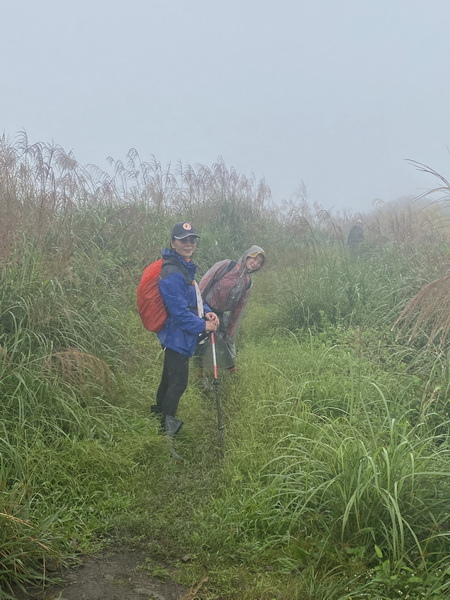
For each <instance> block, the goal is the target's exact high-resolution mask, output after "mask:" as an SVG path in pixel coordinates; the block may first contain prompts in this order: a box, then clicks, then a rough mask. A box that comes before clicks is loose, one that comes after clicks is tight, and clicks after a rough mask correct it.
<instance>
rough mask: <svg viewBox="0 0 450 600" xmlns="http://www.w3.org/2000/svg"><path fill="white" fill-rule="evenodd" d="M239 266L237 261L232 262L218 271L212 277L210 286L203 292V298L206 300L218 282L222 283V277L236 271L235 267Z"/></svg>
mask: <svg viewBox="0 0 450 600" xmlns="http://www.w3.org/2000/svg"><path fill="white" fill-rule="evenodd" d="M236 265H237V260H230V262H229V263H227V264H226V265H225V266H224V267H222V268H221V269H217V271H216V272H215V273H214V275H213V276H212V277H211V279H210V281H209V283H208V285H207V286H206V287H205V289H204V290H203V292H202V296H203V298H206V297H207V295H208V294H209V292H210V291H211V289H212V287H213V286H214V285H215V284H216V283H217V282H218V281H220V279H222V277H223V276H224V275H226V274H227V273H228V272H229V271H231V270H232V269H234V267H235V266H236Z"/></svg>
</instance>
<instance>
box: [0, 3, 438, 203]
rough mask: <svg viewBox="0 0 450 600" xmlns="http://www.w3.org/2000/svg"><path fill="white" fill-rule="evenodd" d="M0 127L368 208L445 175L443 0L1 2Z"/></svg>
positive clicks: (276, 194)
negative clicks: (210, 169)
mask: <svg viewBox="0 0 450 600" xmlns="http://www.w3.org/2000/svg"><path fill="white" fill-rule="evenodd" d="M0 15H1V17H0V24H1V34H0V67H1V71H0V86H1V88H0V89H1V93H0V133H1V132H3V133H5V134H6V135H7V137H8V138H9V139H10V140H11V141H13V140H14V139H15V136H16V133H17V132H18V131H20V130H25V131H26V133H27V134H28V137H29V140H30V141H31V142H37V141H42V142H49V143H50V142H54V143H56V144H59V145H61V146H63V148H64V149H65V150H66V151H69V150H73V152H74V155H75V157H76V158H77V159H78V160H79V162H81V163H82V164H87V163H93V164H95V165H97V166H99V167H101V168H104V169H106V168H107V162H106V158H107V157H108V156H112V157H113V158H114V159H121V160H123V159H125V158H126V154H127V152H128V150H129V149H130V148H135V149H136V150H137V151H138V152H139V154H140V156H141V159H142V160H144V161H146V160H150V159H151V156H152V155H154V156H155V157H156V159H157V160H158V161H159V162H161V163H162V165H163V166H167V165H168V164H169V163H176V162H177V161H179V160H180V161H182V162H183V163H186V164H187V163H189V164H191V165H195V164H197V163H202V164H206V165H209V166H210V165H212V164H213V163H215V162H216V160H217V157H218V156H222V157H223V159H224V161H225V164H226V165H227V166H228V167H234V168H235V169H236V170H237V171H238V172H239V173H242V174H245V175H247V176H248V175H251V174H252V173H253V174H254V175H255V177H256V179H261V178H265V180H266V182H267V184H268V185H270V187H271V188H272V193H273V198H274V200H275V201H279V200H282V199H287V198H289V197H290V196H291V195H292V194H293V192H294V191H295V190H296V189H297V188H298V187H299V186H300V184H301V182H304V184H305V186H306V189H307V192H308V195H309V200H310V201H311V202H318V203H320V204H321V205H322V206H323V207H324V208H326V209H333V208H334V209H338V210H344V209H348V210H350V211H358V210H367V209H370V206H371V202H372V200H373V199H375V198H379V199H381V200H383V201H385V202H388V201H391V200H395V199H397V198H399V197H401V196H404V195H410V194H417V193H420V191H422V190H423V189H426V188H430V187H434V185H435V183H436V182H435V181H434V179H433V178H432V177H430V176H429V175H425V174H421V173H420V172H419V171H417V170H416V169H415V168H414V167H412V166H411V165H410V164H409V163H407V162H406V160H405V159H414V160H416V161H419V162H422V163H425V164H427V165H429V166H431V167H433V168H434V169H436V170H438V171H439V172H441V173H442V174H443V175H445V176H447V177H450V155H449V151H448V147H449V146H450V77H449V59H450V31H449V25H450V0H274V1H272V0H126V1H125V0H123V1H119V0H108V1H106V0H76V1H74V2H64V1H61V0H39V1H36V2H35V1H33V0H14V2H12V1H11V2H6V1H5V0H2V1H1V12H0Z"/></svg>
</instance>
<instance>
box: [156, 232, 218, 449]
mask: <svg viewBox="0 0 450 600" xmlns="http://www.w3.org/2000/svg"><path fill="white" fill-rule="evenodd" d="M199 237H200V236H199V235H198V233H197V231H196V229H195V228H194V227H193V225H191V224H190V223H177V224H176V225H175V227H174V228H173V230H172V236H171V241H170V248H166V249H165V250H163V253H162V258H163V260H164V263H163V267H162V270H161V275H160V277H159V282H158V287H159V291H160V294H161V297H162V299H163V301H164V304H165V307H166V310H167V315H168V316H167V320H166V322H165V324H164V327H163V329H162V330H161V331H160V332H159V333H158V334H157V335H158V338H159V341H160V342H161V345H162V347H163V348H164V367H163V372H162V377H161V383H160V384H159V387H158V391H157V392H156V404H155V405H153V406H152V407H151V411H152V412H153V413H155V414H157V415H160V416H161V423H162V428H163V430H164V432H165V433H166V434H167V435H168V436H169V437H170V438H173V436H175V434H177V433H178V431H179V430H180V429H181V426H182V425H183V421H181V420H180V419H177V418H176V416H175V415H176V413H177V409H178V403H179V401H180V398H181V396H182V395H183V393H184V391H185V390H186V387H187V384H188V377H189V358H190V357H191V356H192V355H193V354H194V352H195V350H196V348H197V343H198V341H199V339H200V338H199V336H200V335H201V334H204V333H209V332H211V331H216V330H217V327H218V325H219V319H218V317H217V315H216V314H215V313H214V312H213V311H212V310H211V309H210V307H209V306H208V305H207V304H206V303H204V302H203V300H202V298H201V295H200V291H199V288H198V286H197V284H196V282H195V280H194V277H195V272H196V270H197V265H196V264H195V263H194V262H193V261H192V260H191V259H192V255H193V254H194V252H195V250H196V248H197V241H198V239H199ZM172 455H173V457H174V458H175V459H176V460H182V459H181V456H180V455H178V454H177V453H176V452H175V450H174V448H173V446H172Z"/></svg>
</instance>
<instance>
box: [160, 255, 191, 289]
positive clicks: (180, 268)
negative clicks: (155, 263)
mask: <svg viewBox="0 0 450 600" xmlns="http://www.w3.org/2000/svg"><path fill="white" fill-rule="evenodd" d="M163 269H164V271H165V273H166V274H169V273H182V274H183V275H184V277H185V278H186V281H187V282H188V283H191V282H192V277H191V276H190V274H189V271H188V270H187V269H186V267H185V266H184V265H183V264H181V263H180V262H179V261H178V260H176V259H172V258H167V259H164V260H163V263H162V268H161V271H162V270H163Z"/></svg>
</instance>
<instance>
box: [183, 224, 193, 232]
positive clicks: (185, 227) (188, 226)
mask: <svg viewBox="0 0 450 600" xmlns="http://www.w3.org/2000/svg"><path fill="white" fill-rule="evenodd" d="M183 229H186V230H187V231H189V230H190V229H192V225H190V224H189V223H183Z"/></svg>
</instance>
